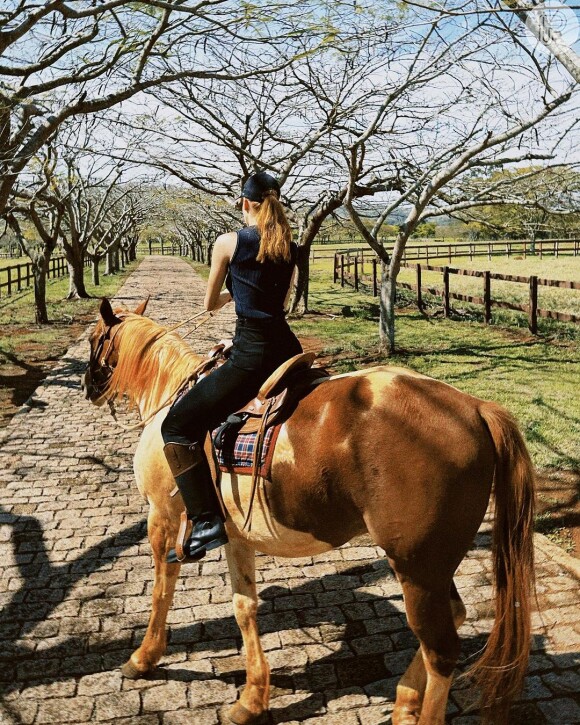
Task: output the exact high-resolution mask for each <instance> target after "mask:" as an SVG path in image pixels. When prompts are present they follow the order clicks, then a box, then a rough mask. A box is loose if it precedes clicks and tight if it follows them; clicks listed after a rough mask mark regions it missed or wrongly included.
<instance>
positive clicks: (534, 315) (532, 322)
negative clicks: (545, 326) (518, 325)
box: [528, 275, 538, 335]
mask: <svg viewBox="0 0 580 725" xmlns="http://www.w3.org/2000/svg"><path fill="white" fill-rule="evenodd" d="M528 326H529V328H530V332H531V333H532V335H536V334H537V332H538V278H537V277H536V276H535V275H534V276H532V277H530V306H529V313H528Z"/></svg>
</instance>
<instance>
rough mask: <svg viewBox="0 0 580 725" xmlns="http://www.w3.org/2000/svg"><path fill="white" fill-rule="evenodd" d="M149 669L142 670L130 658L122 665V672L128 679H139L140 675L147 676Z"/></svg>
mask: <svg viewBox="0 0 580 725" xmlns="http://www.w3.org/2000/svg"><path fill="white" fill-rule="evenodd" d="M147 672H148V670H145V671H143V670H140V669H138V668H137V667H135V665H134V664H133V660H131V659H128V660H127V661H126V662H125V664H124V665H123V666H122V667H121V674H122V675H123V677H126V678H127V679H128V680H138V679H139V678H140V677H145V675H146V674H147Z"/></svg>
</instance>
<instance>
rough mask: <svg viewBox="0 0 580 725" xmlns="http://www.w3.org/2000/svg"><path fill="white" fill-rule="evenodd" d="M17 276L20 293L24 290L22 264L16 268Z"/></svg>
mask: <svg viewBox="0 0 580 725" xmlns="http://www.w3.org/2000/svg"><path fill="white" fill-rule="evenodd" d="M16 274H17V276H18V279H17V282H16V283H17V285H18V291H19V292H20V290H21V289H22V265H21V264H19V265H18V267H16Z"/></svg>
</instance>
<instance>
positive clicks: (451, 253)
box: [310, 239, 580, 264]
mask: <svg viewBox="0 0 580 725" xmlns="http://www.w3.org/2000/svg"><path fill="white" fill-rule="evenodd" d="M315 246H316V245H313V247H311V251H310V258H311V260H312V261H314V260H315V259H332V257H333V256H334V254H335V253H338V254H340V253H344V254H351V255H352V254H362V255H365V254H366V255H368V254H369V253H372V252H371V251H370V249H369V247H368V246H367V247H357V248H353V247H350V248H348V247H344V248H341V249H337V250H328V251H327V250H316V249H315ZM385 249H386V251H387V253H388V254H389V255H390V254H391V253H392V250H393V244H392V242H391V243H389V242H385ZM544 255H549V256H554V257H559V256H566V255H567V256H574V257H577V256H578V255H580V239H538V240H536V241H535V242H531V241H530V240H529V239H509V240H505V239H504V240H491V241H482V242H447V243H444V242H443V241H441V240H437V239H432V240H423V241H421V242H418V243H417V242H416V241H415V240H413V243H412V244H409V245H408V246H407V247H406V248H405V251H404V253H403V260H402V261H403V262H405V263H406V262H427V264H429V262H430V261H433V260H436V259H447V260H448V262H449V264H451V261H452V259H453V257H469V259H470V261H473V259H474V258H476V257H487V259H488V260H490V259H491V258H492V257H505V256H507V257H512V256H521V257H523V258H524V259H526V257H528V256H535V257H540V259H541V258H542V257H543V256H544Z"/></svg>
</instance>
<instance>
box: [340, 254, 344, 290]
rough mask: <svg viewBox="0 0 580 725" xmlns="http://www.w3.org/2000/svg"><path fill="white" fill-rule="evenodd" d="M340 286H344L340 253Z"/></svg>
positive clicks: (342, 259)
mask: <svg viewBox="0 0 580 725" xmlns="http://www.w3.org/2000/svg"><path fill="white" fill-rule="evenodd" d="M340 286H341V287H344V254H341V255H340Z"/></svg>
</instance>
